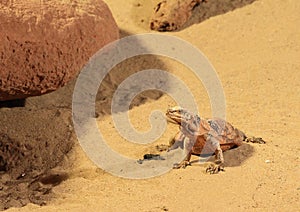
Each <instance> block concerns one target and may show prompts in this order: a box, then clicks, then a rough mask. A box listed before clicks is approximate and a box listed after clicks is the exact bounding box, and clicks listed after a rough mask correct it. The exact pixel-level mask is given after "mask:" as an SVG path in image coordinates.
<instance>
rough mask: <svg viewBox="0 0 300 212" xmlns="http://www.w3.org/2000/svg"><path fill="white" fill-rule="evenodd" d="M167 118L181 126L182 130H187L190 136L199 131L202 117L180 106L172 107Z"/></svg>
mask: <svg viewBox="0 0 300 212" xmlns="http://www.w3.org/2000/svg"><path fill="white" fill-rule="evenodd" d="M166 116H167V117H168V118H169V119H171V120H172V121H174V122H175V123H176V124H178V125H180V126H181V129H182V130H185V132H186V133H188V134H191V135H194V133H195V132H197V130H198V127H199V124H200V117H199V116H198V115H194V114H192V113H190V112H189V111H187V110H186V109H183V108H181V107H179V106H175V107H171V108H169V109H168V110H167V113H166Z"/></svg>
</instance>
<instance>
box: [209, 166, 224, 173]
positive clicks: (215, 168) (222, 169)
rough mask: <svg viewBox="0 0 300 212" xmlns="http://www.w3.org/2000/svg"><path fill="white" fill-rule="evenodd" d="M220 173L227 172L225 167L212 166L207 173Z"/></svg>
mask: <svg viewBox="0 0 300 212" xmlns="http://www.w3.org/2000/svg"><path fill="white" fill-rule="evenodd" d="M220 171H223V172H224V171H225V169H224V167H223V166H222V165H217V164H210V165H209V167H207V168H206V173H209V174H217V173H219V172H220Z"/></svg>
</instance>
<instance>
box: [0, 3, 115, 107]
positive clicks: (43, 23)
mask: <svg viewBox="0 0 300 212" xmlns="http://www.w3.org/2000/svg"><path fill="white" fill-rule="evenodd" d="M0 21H1V25H0V101H6V100H12V99H23V98H26V97H28V96H36V95H41V94H45V93H48V92H51V91H54V90H57V89H58V88H60V87H62V86H64V85H65V84H66V83H67V82H69V81H70V80H71V79H73V78H74V77H75V76H76V75H77V74H78V73H79V71H80V70H81V68H82V67H83V66H84V64H86V62H87V61H88V60H89V58H90V57H91V56H92V55H93V54H94V53H95V52H97V51H98V50H99V49H100V48H101V47H103V46H104V45H105V44H107V43H109V42H111V41H113V40H116V39H118V37H119V30H118V27H117V25H116V23H115V21H114V19H113V17H112V14H111V12H110V10H109V8H108V7H107V5H106V4H105V3H104V2H103V1H101V0H87V1H73V0H67V1H60V0H48V1H40V0H21V1H1V2H0Z"/></svg>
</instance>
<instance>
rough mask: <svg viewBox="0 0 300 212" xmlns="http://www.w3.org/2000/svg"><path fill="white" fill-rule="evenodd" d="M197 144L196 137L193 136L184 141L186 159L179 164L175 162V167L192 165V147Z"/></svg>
mask: <svg viewBox="0 0 300 212" xmlns="http://www.w3.org/2000/svg"><path fill="white" fill-rule="evenodd" d="M194 144H195V139H193V138H186V139H185V141H184V152H185V154H186V157H185V159H184V160H183V161H182V162H180V163H179V164H177V163H176V164H174V166H173V168H174V169H179V168H186V167H187V166H190V165H191V163H190V160H191V156H192V148H193V146H194Z"/></svg>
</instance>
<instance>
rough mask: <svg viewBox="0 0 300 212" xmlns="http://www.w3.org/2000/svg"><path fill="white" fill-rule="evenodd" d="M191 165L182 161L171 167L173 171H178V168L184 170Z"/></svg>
mask: <svg viewBox="0 0 300 212" xmlns="http://www.w3.org/2000/svg"><path fill="white" fill-rule="evenodd" d="M190 165H191V163H190V162H189V161H186V160H185V161H182V162H181V163H175V164H174V165H173V169H180V168H184V169H185V168H186V167H187V166H190Z"/></svg>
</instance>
